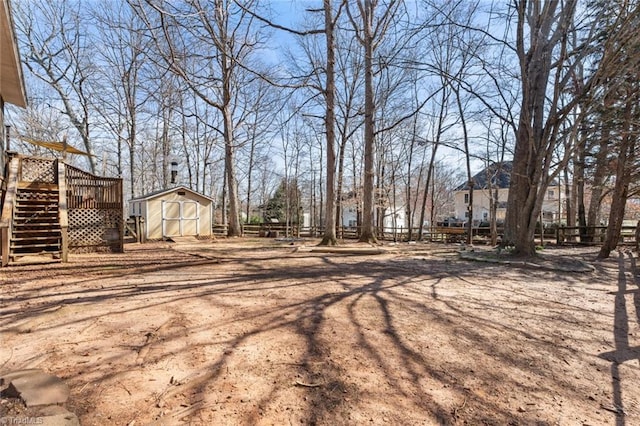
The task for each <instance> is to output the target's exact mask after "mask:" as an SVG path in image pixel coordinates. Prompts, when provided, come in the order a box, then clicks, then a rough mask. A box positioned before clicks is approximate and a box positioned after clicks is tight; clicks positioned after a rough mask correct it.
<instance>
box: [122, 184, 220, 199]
mask: <svg viewBox="0 0 640 426" xmlns="http://www.w3.org/2000/svg"><path fill="white" fill-rule="evenodd" d="M176 191H185V192H189V193H191V194H193V195H196V196H198V197H202V198H206V199H207V200H209V201H211V202H214V201H215V200H214V199H213V198H211V197H207V196H206V195H204V194H201V193H199V192H196V191H194V190H192V189H189V188H187V187H186V186H183V185H180V186H176V187H173V188H167V189H161V190H159V191H154V192H150V193H148V194H145V195H142V196H140V197H136V198H132V199H131V200H129V201H144V200H152V199H154V198H158V197H162V196H163V195H166V194H170V193H172V192H176Z"/></svg>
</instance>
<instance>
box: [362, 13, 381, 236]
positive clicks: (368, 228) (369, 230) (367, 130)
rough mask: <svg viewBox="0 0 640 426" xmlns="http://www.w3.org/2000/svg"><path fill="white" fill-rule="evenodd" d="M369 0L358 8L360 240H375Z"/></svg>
mask: <svg viewBox="0 0 640 426" xmlns="http://www.w3.org/2000/svg"><path fill="white" fill-rule="evenodd" d="M371 9H372V5H371V3H370V2H369V1H365V7H364V8H363V9H362V13H363V16H362V21H363V41H364V46H363V47H364V184H363V194H362V202H363V206H362V230H361V233H360V239H359V241H360V242H364V243H376V242H377V238H376V235H375V233H374V229H373V225H374V224H373V220H374V192H373V191H374V178H375V170H374V148H375V144H374V120H375V103H374V102H375V101H374V92H373V37H374V34H373V16H372V15H373V10H371Z"/></svg>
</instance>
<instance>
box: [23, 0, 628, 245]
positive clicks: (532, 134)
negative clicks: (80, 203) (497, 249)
mask: <svg viewBox="0 0 640 426" xmlns="http://www.w3.org/2000/svg"><path fill="white" fill-rule="evenodd" d="M497 3H500V2H497ZM13 8H14V15H15V16H14V20H15V23H16V27H17V30H18V31H17V32H18V37H19V47H20V53H21V56H22V59H23V64H24V67H25V69H26V71H27V72H26V73H25V74H26V78H27V86H28V91H29V101H30V105H29V107H28V108H27V109H26V110H24V111H14V112H13V113H12V114H11V120H12V124H13V126H14V128H15V130H14V134H15V133H17V134H19V135H23V136H25V137H31V138H36V139H42V140H60V139H62V138H63V137H66V138H68V140H69V141H71V142H73V143H76V144H77V145H79V146H81V147H82V148H83V149H84V150H85V151H86V152H87V153H89V154H91V156H89V157H88V160H87V164H86V166H87V167H89V168H90V170H92V171H93V172H95V173H102V174H107V175H114V176H120V177H122V178H123V179H124V181H125V184H126V187H127V188H128V191H127V192H128V194H129V195H130V197H136V196H140V195H142V194H143V193H145V192H148V191H153V190H157V189H161V188H166V187H167V186H168V185H170V179H171V163H176V162H177V163H178V164H179V169H180V179H181V183H184V184H185V185H187V186H189V187H191V188H192V189H195V190H198V191H201V192H203V193H204V194H206V195H209V196H211V197H212V198H214V199H216V200H217V202H218V207H219V209H218V210H219V212H220V215H221V217H220V220H221V221H222V222H223V223H225V224H227V229H228V234H229V235H230V236H236V235H240V234H241V233H242V222H243V221H245V222H248V221H250V220H251V217H252V216H253V215H254V210H255V209H256V208H257V207H258V206H266V205H267V204H268V202H269V200H271V199H273V197H274V194H276V193H278V194H293V195H292V197H293V198H294V199H289V197H285V199H286V200H288V201H286V202H287V203H288V204H287V206H288V207H291V206H296V214H298V213H297V212H298V211H299V207H300V206H301V207H303V208H304V209H305V210H306V211H308V213H309V214H310V217H311V220H312V222H313V225H318V226H322V227H323V229H324V237H323V240H322V244H328V245H331V244H336V241H337V236H336V229H337V225H338V224H341V223H342V222H341V220H342V217H343V212H344V210H345V209H346V208H350V209H356V210H357V218H358V228H359V230H360V240H361V241H367V242H372V243H373V242H376V239H377V235H378V232H379V231H380V230H381V229H382V228H383V227H384V224H383V220H384V217H385V215H386V214H389V212H391V214H393V213H394V212H395V211H397V209H398V208H401V209H402V210H403V213H404V216H405V217H406V219H405V220H406V226H407V227H408V228H409V229H414V228H416V229H418V232H417V233H416V235H415V236H413V235H411V236H410V238H417V239H420V238H421V236H422V230H423V226H424V225H425V224H426V223H434V222H435V221H436V220H438V219H439V218H440V217H441V216H443V215H448V214H449V213H450V212H449V211H448V210H447V208H446V207H443V205H444V204H446V203H447V200H450V193H449V194H447V187H446V186H447V185H449V187H448V189H449V191H450V189H451V188H453V187H454V186H457V185H458V184H459V183H460V182H459V181H457V179H459V180H461V181H463V182H467V186H468V188H469V204H468V217H469V218H472V217H473V211H472V209H473V191H472V188H473V187H474V184H475V183H474V182H473V175H474V170H473V169H474V168H477V167H478V166H479V165H480V166H483V167H487V168H488V169H492V170H497V169H496V167H490V166H495V165H496V164H501V163H503V162H504V161H506V160H510V161H512V164H513V170H512V173H511V187H510V191H509V199H508V202H507V215H506V222H505V234H504V238H503V242H502V243H503V244H504V245H510V246H513V247H514V251H515V252H516V253H517V254H521V255H533V254H534V253H535V245H534V232H535V229H536V224H537V221H538V218H539V217H540V213H541V209H542V204H543V200H544V196H545V194H546V192H547V188H548V187H549V186H550V185H551V184H552V183H553V182H564V184H565V188H567V189H566V194H565V195H566V197H565V198H566V201H565V202H566V206H565V208H566V212H567V216H566V221H567V225H569V226H573V225H576V224H577V225H579V226H580V227H582V231H581V238H582V239H585V240H588V239H589V238H593V235H590V229H591V228H590V227H592V226H595V225H597V224H599V223H600V222H601V221H606V222H607V223H608V224H609V227H608V230H607V235H606V241H605V243H604V245H603V248H602V251H601V254H600V255H601V256H602V257H607V256H608V255H609V253H610V251H611V250H613V249H614V248H615V247H616V243H617V240H618V237H619V234H620V229H621V226H622V221H623V219H624V215H625V206H626V201H627V199H628V198H630V197H634V196H635V195H637V189H636V187H637V185H636V183H637V181H638V180H637V179H636V169H637V168H636V167H635V166H636V161H637V159H636V155H635V153H636V149H635V148H636V146H635V142H636V140H637V135H638V129H637V127H638V123H639V122H640V121H639V120H638V105H639V103H638V84H639V79H638V75H637V73H638V71H637V70H638V58H639V54H640V51H639V49H638V48H639V46H640V44H639V38H640V35H639V34H638V31H637V30H636V28H637V27H638V24H639V22H638V21H639V16H640V14H639V12H640V4H639V2H637V1H631V0H611V1H609V0H588V1H579V0H564V1H559V0H548V1H544V2H541V1H537V0H512V1H509V2H504V3H503V4H493V3H490V2H484V1H479V0H459V1H456V2H451V1H446V0H416V1H398V0H395V1H393V0H353V1H346V0H318V1H314V2H301V3H296V2H291V3H287V4H283V3H281V2H274V3H271V2H265V1H257V0H209V1H204V0H189V1H183V2H175V1H168V0H121V1H116V2H91V1H85V0H72V1H65V2H48V1H44V0H14V2H13ZM285 8H289V9H291V10H289V11H287V10H285ZM284 12H287V13H284ZM25 149H31V150H32V151H33V150H37V148H26V147H25ZM77 161H80V160H77ZM497 171H499V170H497ZM488 181H490V179H489V180H488ZM283 185H284V186H283ZM290 185H293V186H294V187H291V188H290V187H289V186H290ZM490 191H492V189H491V188H490ZM605 197H611V199H612V200H613V202H612V205H611V209H610V210H609V211H602V209H601V206H602V200H603V199H604V198H605ZM497 203H498V200H497V199H494V200H493V202H492V208H491V209H490V219H491V221H492V228H493V230H494V231H493V232H494V238H495V236H496V235H495V232H496V231H495V221H496V209H497ZM399 206H401V207H399ZM468 222H469V226H471V220H469V221H468ZM468 234H469V235H471V232H469V233H468Z"/></svg>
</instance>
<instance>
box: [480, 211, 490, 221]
mask: <svg viewBox="0 0 640 426" xmlns="http://www.w3.org/2000/svg"><path fill="white" fill-rule="evenodd" d="M482 218H483V219H484V220H487V219H488V218H489V213H488V212H484V213H482Z"/></svg>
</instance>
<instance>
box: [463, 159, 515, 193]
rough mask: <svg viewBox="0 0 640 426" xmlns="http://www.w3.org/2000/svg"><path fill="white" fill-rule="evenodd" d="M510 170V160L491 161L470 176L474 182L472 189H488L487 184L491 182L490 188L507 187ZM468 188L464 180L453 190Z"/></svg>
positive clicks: (511, 166)
mask: <svg viewBox="0 0 640 426" xmlns="http://www.w3.org/2000/svg"><path fill="white" fill-rule="evenodd" d="M512 170H513V163H512V162H511V161H502V162H497V163H492V164H490V165H489V166H487V167H485V168H484V169H482V170H481V171H479V172H478V173H476V174H475V175H474V176H473V177H472V178H471V179H472V180H473V183H474V185H473V189H488V188H489V184H491V187H492V188H509V185H510V184H511V171H512ZM468 189H469V185H468V183H467V182H464V183H462V184H460V185H459V186H458V187H457V188H456V189H455V191H465V190H468Z"/></svg>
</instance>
